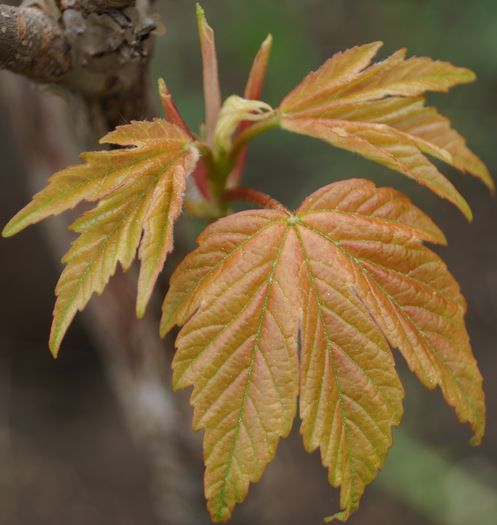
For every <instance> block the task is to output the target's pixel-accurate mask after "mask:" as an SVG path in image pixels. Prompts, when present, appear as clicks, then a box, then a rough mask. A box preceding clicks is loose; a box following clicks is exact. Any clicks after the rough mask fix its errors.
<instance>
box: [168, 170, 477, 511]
mask: <svg viewBox="0 0 497 525" xmlns="http://www.w3.org/2000/svg"><path fill="white" fill-rule="evenodd" d="M422 241H429V242H433V243H440V244H444V243H445V238H444V236H443V234H442V233H441V232H440V230H439V229H438V228H437V227H436V226H435V225H434V224H433V222H432V221H431V220H430V219H429V218H428V217H427V216H426V215H425V214H424V213H422V212H421V211H420V210H419V209H417V208H416V207H415V206H413V205H412V204H411V202H410V201H409V200H408V199H407V197H405V196H403V195H402V194H400V193H399V192H397V191H395V190H393V189H389V188H384V189H378V188H376V187H375V186H374V184H372V183H371V182H368V181H365V180H354V179H352V180H348V181H343V182H338V183H334V184H331V185H329V186H326V187H324V188H322V189H321V190H318V191H317V192H315V193H314V194H312V195H311V196H310V197H308V198H307V199H306V200H305V201H304V203H303V204H302V205H301V206H300V208H299V209H298V210H297V211H296V212H295V213H293V214H292V213H290V212H289V211H288V210H286V209H284V208H283V207H280V208H279V209H266V210H258V211H253V210H251V211H244V212H240V213H236V214H234V215H231V216H229V217H227V218H223V219H220V220H218V221H217V222H215V223H214V224H212V225H210V226H209V227H207V228H206V230H204V232H203V233H202V234H200V236H199V237H198V248H196V249H195V250H194V251H193V252H192V253H191V254H190V255H188V256H187V257H186V258H185V259H184V261H183V262H182V263H181V264H180V265H179V267H178V268H177V270H176V271H175V273H174V275H173V277H172V279H171V286H170V289H169V291H168V293H167V295H166V298H165V300H164V305H163V319H162V321H161V333H162V335H164V334H165V333H166V332H167V331H169V330H170V329H171V328H172V327H173V326H174V325H175V324H176V325H180V326H182V328H181V330H180V332H179V335H178V338H177V340H176V346H177V352H176V354H175V357H174V360H173V371H174V373H173V385H174V388H176V389H183V388H185V387H188V386H193V393H192V398H191V401H192V404H193V406H194V428H195V429H204V430H205V437H204V458H205V463H206V472H205V492H206V497H207V500H208V508H209V511H210V513H211V516H212V518H213V519H214V520H215V521H225V520H227V519H228V518H229V516H230V515H231V512H232V510H233V508H234V506H235V504H236V503H237V502H241V501H242V500H243V499H244V498H245V496H246V494H247V491H248V487H249V483H250V482H256V481H258V480H259V479H260V477H261V475H262V473H263V471H264V469H265V466H266V465H267V463H268V462H269V461H271V459H272V458H273V456H274V454H275V451H276V447H277V443H278V440H279V438H280V437H285V436H286V435H287V434H288V433H289V431H290V429H291V426H292V420H293V418H294V417H295V415H296V410H297V394H298V392H300V409H299V411H300V417H301V418H302V425H301V434H302V436H303V440H304V445H305V448H306V449H307V450H308V451H313V450H315V449H317V448H319V449H320V451H321V457H322V461H323V464H324V466H326V467H327V468H328V472H329V481H330V483H331V484H332V485H333V486H340V487H341V495H340V505H341V508H342V511H341V512H339V513H337V514H336V515H335V516H333V517H332V518H338V519H341V520H345V519H347V518H348V516H349V515H350V513H352V512H353V511H355V510H356V509H357V507H358V505H359V500H360V497H361V495H362V493H363V492H364V490H365V487H366V485H367V484H368V483H370V482H371V481H372V480H373V478H374V477H375V475H376V472H377V470H378V469H379V468H381V466H382V465H383V462H384V458H385V455H386V452H387V450H388V448H389V447H390V445H391V442H392V437H391V427H392V426H393V425H396V424H398V423H399V421H400V418H401V415H402V397H403V389H402V386H401V384H400V381H399V378H398V376H397V373H396V371H395V367H394V360H393V357H392V354H391V350H390V347H396V348H398V349H399V350H400V352H401V353H402V354H403V356H404V357H405V359H406V360H407V362H408V364H409V367H410V368H411V370H413V371H414V372H415V373H416V375H417V376H418V377H419V379H420V380H421V381H422V382H423V383H424V384H425V385H426V386H428V387H430V388H434V387H435V386H436V385H439V386H440V387H441V389H442V392H443V394H444V396H445V398H446V400H447V401H448V403H449V404H450V405H452V406H453V407H454V408H455V410H456V413H457V415H458V416H459V419H460V420H461V421H466V422H469V423H470V424H471V426H472V428H473V430H474V433H475V438H474V440H475V441H476V442H478V441H479V440H480V439H481V436H482V435H483V432H484V419H485V415H484V412H485V409H484V402H483V392H482V388H481V376H480V373H479V371H478V368H477V365H476V362H475V360H474V358H473V356H472V353H471V348H470V346H469V341H468V336H467V333H466V328H465V325H464V314H465V302H464V299H463V297H462V296H461V293H460V290H459V287H458V285H457V283H456V281H455V280H454V279H453V277H452V276H451V275H450V274H449V272H448V270H447V268H446V266H445V264H444V263H443V262H442V261H441V259H440V258H439V257H438V256H437V255H436V254H435V253H433V252H432V251H430V250H429V249H428V248H426V247H425V246H424V245H423V243H422ZM299 328H300V340H301V345H300V346H301V356H300V363H299V358H298V334H299ZM299 369H300V372H299ZM299 375H300V385H299ZM332 518H330V519H332Z"/></svg>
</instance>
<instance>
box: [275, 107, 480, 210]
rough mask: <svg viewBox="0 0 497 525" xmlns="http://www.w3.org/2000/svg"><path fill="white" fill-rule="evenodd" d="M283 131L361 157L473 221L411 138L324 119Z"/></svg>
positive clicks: (289, 123)
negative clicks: (402, 177) (426, 190)
mask: <svg viewBox="0 0 497 525" xmlns="http://www.w3.org/2000/svg"><path fill="white" fill-rule="evenodd" d="M281 125H282V127H283V128H284V129H286V130H288V131H293V132H295V133H301V134H303V135H309V136H311V137H316V138H319V139H321V140H325V141H326V142H329V143H330V144H332V145H333V146H337V147H339V148H342V149H346V150H348V151H352V152H354V153H359V154H360V155H362V156H363V157H366V158H367V159H370V160H373V161H375V162H378V163H379V164H382V165H384V166H387V167H388V168H391V169H393V170H396V171H399V172H400V173H403V174H404V175H407V176H408V177H410V178H412V179H414V180H416V181H417V182H419V183H420V184H422V185H423V186H426V187H428V188H429V189H430V190H432V191H433V192H434V193H436V194H437V195H439V196H440V197H443V198H445V199H447V200H449V201H450V202H452V203H453V204H455V205H456V206H457V207H458V208H459V209H460V210H461V211H462V212H463V214H464V215H465V216H466V217H467V219H468V220H471V219H472V217H473V214H472V212H471V209H470V207H469V205H468V203H467V202H466V200H465V199H464V197H463V196H462V195H461V194H460V193H459V192H458V191H457V190H456V188H455V187H454V185H453V184H452V183H451V182H450V181H449V180H448V179H447V178H446V177H444V176H443V175H442V174H441V173H440V172H439V171H438V169H437V168H436V167H435V166H434V165H433V164H432V163H431V162H430V161H429V160H428V159H427V158H426V157H425V156H424V155H423V154H422V153H421V151H420V149H419V147H418V146H417V144H416V142H415V141H413V140H412V139H411V138H410V137H409V136H408V135H405V134H402V133H399V132H398V131H397V130H396V129H394V128H391V127H389V126H386V125H382V124H366V123H362V122H354V121H345V120H332V119H321V118H306V119H303V118H291V117H290V118H285V119H283V121H282V124H281Z"/></svg>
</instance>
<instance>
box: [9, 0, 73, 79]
mask: <svg viewBox="0 0 497 525" xmlns="http://www.w3.org/2000/svg"><path fill="white" fill-rule="evenodd" d="M70 64H71V58H70V55H69V44H68V43H67V40H66V38H65V36H64V33H63V31H62V30H61V28H60V27H59V25H58V24H57V22H56V21H55V20H54V19H53V18H51V17H50V16H49V15H47V14H46V13H45V12H43V11H42V10H41V9H38V8H36V7H27V6H21V7H11V6H7V5H0V68H3V69H9V70H10V71H13V72H14V73H20V74H22V75H25V76H27V77H29V78H32V79H35V80H39V81H42V82H58V81H59V80H60V79H61V78H62V77H63V76H64V75H65V74H66V73H67V72H68V71H69V68H70Z"/></svg>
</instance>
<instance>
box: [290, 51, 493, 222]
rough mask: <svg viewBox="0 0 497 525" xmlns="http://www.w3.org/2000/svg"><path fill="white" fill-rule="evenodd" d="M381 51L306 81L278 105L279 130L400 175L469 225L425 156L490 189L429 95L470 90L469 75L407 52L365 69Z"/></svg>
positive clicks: (355, 55) (456, 197) (461, 203)
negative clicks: (450, 205) (454, 89)
mask: <svg viewBox="0 0 497 525" xmlns="http://www.w3.org/2000/svg"><path fill="white" fill-rule="evenodd" d="M380 46H381V43H378V42H375V43H372V44H367V45H364V46H359V47H355V48H352V49H349V50H348V51H345V52H344V53H339V54H337V55H335V56H333V57H332V58H331V59H329V60H328V61H327V62H326V63H325V64H324V65H323V66H322V67H321V68H320V69H319V70H318V71H316V72H314V73H311V74H310V75H308V76H307V77H306V78H305V79H304V80H303V81H302V82H301V84H299V85H298V86H297V87H296V88H295V89H294V90H293V91H292V92H291V93H290V94H289V95H287V96H286V97H285V98H284V100H283V101H282V103H281V105H280V112H281V126H282V127H283V128H284V129H287V130H289V131H293V132H296V133H302V134H306V135H310V136H313V137H316V138H320V139H322V140H325V141H327V142H329V143H330V144H332V145H334V146H337V147H339V148H344V149H347V150H349V151H353V152H356V153H359V154H360V155H362V156H364V157H366V158H369V159H371V160H374V161H376V162H379V163H381V164H383V165H385V166H387V167H389V168H391V169H394V170H396V171H399V172H401V173H403V174H405V175H407V176H409V177H411V178H414V179H415V180H417V181H418V182H419V183H421V184H423V185H425V186H427V187H428V188H430V189H431V190H432V191H434V192H435V193H436V194H437V195H439V196H441V197H443V198H445V199H447V200H449V201H451V202H452V203H453V204H455V205H456V206H457V207H458V208H459V209H460V210H461V211H462V212H463V213H464V215H465V216H466V217H467V218H468V219H471V217H472V214H471V210H470V209H469V206H468V204H467V203H466V201H465V200H464V199H463V197H462V196H461V195H460V194H459V192H458V191H457V190H456V189H455V188H454V186H453V185H452V184H451V183H450V182H449V181H448V180H447V179H446V178H445V177H444V176H443V175H442V174H441V173H440V172H439V171H438V169H437V168H436V167H435V166H434V165H433V164H432V162H431V161H430V160H428V159H427V158H426V157H425V155H424V154H425V153H427V154H429V155H432V156H435V157H437V158H439V159H441V160H443V161H444V162H447V163H449V164H451V165H452V166H454V167H456V168H457V169H459V170H461V171H467V172H469V173H471V174H472V175H475V176H476V177H478V178H480V179H481V180H482V181H483V182H484V183H485V184H486V185H487V186H489V187H490V188H492V189H493V181H492V179H491V177H490V175H489V173H488V170H487V168H486V167H485V165H484V164H483V163H482V162H481V160H480V159H478V157H477V156H476V155H475V154H474V153H472V152H471V151H470V150H469V149H468V148H467V147H466V144H465V141H464V139H463V138H462V137H461V136H460V135H459V134H458V133H457V132H455V131H454V130H452V129H451V127H450V122H449V121H448V119H446V118H445V117H442V116H441V115H439V114H438V113H437V112H436V110H434V109H432V108H427V107H424V99H423V98H422V97H420V95H421V94H423V93H424V92H426V91H447V90H448V89H449V88H451V87H452V86H454V85H457V84H462V83H467V82H471V81H473V80H474V78H475V76H474V74H473V73H472V72H471V71H469V70H468V69H464V68H460V67H455V66H453V65H451V64H449V63H448V62H440V61H433V60H431V59H429V58H419V57H412V58H409V59H405V50H401V51H398V52H397V53H394V54H393V55H392V56H390V57H389V58H387V59H386V60H384V61H383V62H379V63H377V64H373V65H370V63H371V60H372V59H373V57H374V55H375V54H376V52H377V51H378V49H379V47H380Z"/></svg>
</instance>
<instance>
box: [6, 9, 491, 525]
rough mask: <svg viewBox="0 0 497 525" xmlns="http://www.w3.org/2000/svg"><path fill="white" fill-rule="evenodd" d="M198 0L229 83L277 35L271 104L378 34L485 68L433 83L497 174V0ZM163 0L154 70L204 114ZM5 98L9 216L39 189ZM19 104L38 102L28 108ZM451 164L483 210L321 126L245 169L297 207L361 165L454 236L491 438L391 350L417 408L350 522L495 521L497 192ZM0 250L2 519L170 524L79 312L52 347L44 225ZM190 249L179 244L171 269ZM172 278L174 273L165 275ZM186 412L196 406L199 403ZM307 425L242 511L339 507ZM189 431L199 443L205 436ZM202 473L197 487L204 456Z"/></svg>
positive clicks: (193, 68)
mask: <svg viewBox="0 0 497 525" xmlns="http://www.w3.org/2000/svg"><path fill="white" fill-rule="evenodd" d="M203 6H204V8H205V10H206V13H207V16H208V19H209V22H210V24H211V25H212V26H213V27H214V28H215V29H216V35H217V46H218V52H219V57H220V74H221V79H222V80H221V81H222V88H223V95H224V96H228V95H230V94H233V93H238V94H240V93H241V92H242V91H243V86H244V82H245V79H246V76H247V74H248V70H249V67H250V64H251V61H252V58H253V56H254V54H255V53H256V51H257V49H258V47H259V45H260V43H261V42H262V40H263V39H264V38H265V36H266V35H267V33H269V32H270V33H272V35H273V37H274V46H273V54H272V57H271V62H270V67H269V72H268V76H267V82H266V85H265V89H264V93H263V99H264V100H265V101H267V102H269V103H270V104H272V105H277V104H278V102H279V101H280V100H281V98H282V96H283V95H284V94H285V93H286V92H287V91H288V90H289V89H291V88H292V87H293V86H294V85H295V84H296V83H297V82H299V81H300V80H301V78H302V77H303V76H304V75H305V74H306V73H307V72H308V71H309V70H310V69H315V68H316V67H318V66H319V65H320V64H321V63H322V62H323V61H324V60H325V59H326V58H328V57H329V56H330V55H331V54H333V53H334V52H336V51H339V50H343V49H345V48H347V47H351V46H353V45H356V44H361V43H365V42H370V41H373V40H383V41H384V43H385V46H384V49H383V50H382V51H381V56H382V57H385V56H386V55H387V54H388V53H390V52H392V51H394V50H396V49H398V48H400V47H404V46H405V47H407V48H408V49H409V52H410V53H411V54H416V55H421V56H423V55H427V56H431V57H433V58H438V59H443V60H448V61H450V62H452V63H454V64H457V65H463V66H466V67H469V68H471V69H473V70H474V71H476V73H477V75H478V82H477V83H475V84H472V85H469V86H464V87H460V88H456V89H455V90H454V91H453V92H451V93H449V94H448V95H436V96H435V95H430V96H429V100H430V102H432V103H433V104H436V105H437V107H438V108H439V109H440V110H441V111H442V112H443V113H444V114H446V115H447V116H449V117H450V118H451V120H452V122H453V125H454V127H455V128H456V129H458V130H459V131H460V132H461V133H462V134H463V135H464V136H465V137H467V138H468V143H469V146H470V147H471V148H472V149H473V150H474V151H475V152H476V153H477V154H478V155H479V156H480V157H481V158H482V159H483V160H484V162H486V164H487V165H488V167H489V168H490V171H491V173H493V174H494V175H495V174H496V173H497V133H496V132H497V2H496V1H495V0H473V1H472V2H467V1H464V0H375V1H371V0H279V1H271V0H250V1H242V0H204V2H203ZM157 9H158V10H159V11H160V13H161V17H162V20H163V23H164V26H165V28H166V31H165V33H164V34H163V35H162V36H160V37H158V38H157V39H156V47H155V53H154V58H153V63H152V77H153V80H154V82H155V79H156V78H157V77H158V76H164V77H165V79H166V80H167V82H168V84H169V87H170V88H171V90H172V92H173V94H174V96H175V99H176V102H177V104H178V106H179V108H180V110H181V112H182V114H183V116H184V117H185V119H186V120H187V122H188V123H189V124H190V125H191V126H192V127H193V128H194V129H197V128H198V125H199V123H200V121H201V120H202V115H203V102H202V98H201V74H200V71H201V69H200V59H199V52H198V40H197V34H196V21H195V15H194V2H193V1H190V0H181V1H180V0H160V2H157ZM4 78H5V77H2V79H4ZM6 104H8V102H7V101H6V100H2V99H0V158H1V159H2V160H1V166H2V167H1V170H0V179H1V180H0V188H1V189H0V219H1V220H0V222H1V223H2V225H3V224H4V223H5V222H6V221H7V220H8V219H9V218H10V217H11V216H12V215H13V214H14V213H15V212H16V211H17V210H18V209H19V208H20V207H22V206H23V205H24V204H25V203H26V202H27V201H28V199H29V197H30V195H31V188H29V187H28V184H27V182H26V174H25V168H24V157H25V156H26V151H23V149H21V148H19V146H18V144H17V142H16V137H15V136H14V134H13V133H12V132H11V126H10V124H9V121H8V119H7V107H6ZM16 118H17V119H26V120H28V121H29V119H32V118H33V117H32V115H30V113H29V111H23V110H22V108H19V112H18V114H17V116H16ZM34 131H36V130H34ZM443 172H444V173H446V174H448V175H449V177H450V178H451V180H452V181H454V183H455V185H456V186H457V187H458V189H459V190H460V191H461V192H462V194H463V195H464V196H465V197H466V198H467V200H468V201H469V203H470V205H471V206H472V208H473V211H474V215H475V218H474V221H473V223H472V224H468V223H467V222H466V221H465V219H464V218H463V217H462V215H461V214H460V213H459V212H458V211H457V210H456V209H455V208H454V207H453V206H452V205H450V204H449V203H447V202H443V201H441V200H440V199H438V198H437V197H436V196H434V195H433V194H431V193H430V192H428V191H427V190H425V189H423V188H421V187H420V186H419V185H416V184H415V183H413V182H411V181H409V180H407V179H406V178H405V177H402V176H401V175H399V174H396V173H394V172H389V171H388V170H386V169H385V168H382V167H379V166H376V165H374V164H372V163H370V162H368V161H366V160H363V159H361V158H359V157H357V156H354V155H351V154H349V153H345V152H341V151H339V150H336V149H332V148H330V147H329V146H327V145H325V144H324V143H320V142H318V141H313V140H310V139H306V138H303V137H299V136H296V135H295V136H292V135H290V134H284V133H283V132H277V131H274V132H270V133H269V134H268V135H267V136H265V137H264V139H258V140H256V141H255V143H254V144H253V145H252V147H251V150H250V154H249V158H248V164H247V169H246V172H245V185H249V186H253V187H255V188H257V189H259V190H261V191H264V192H268V193H270V194H271V195H273V196H274V197H276V198H277V199H279V200H281V201H282V202H284V203H285V204H287V205H289V206H296V205H297V204H298V203H299V202H300V201H301V200H302V198H303V197H304V196H305V195H307V194H308V193H309V192H311V191H313V190H315V189H317V188H318V187H320V186H322V185H324V184H326V183H329V182H331V181H335V180H340V179H344V178H349V177H366V178H371V179H373V180H375V181H376V182H377V183H378V184H382V185H386V184H387V185H391V186H394V187H395V188H397V189H400V190H402V191H405V192H406V193H407V194H408V195H409V196H410V197H411V198H412V199H413V201H414V202H415V203H416V204H417V205H419V206H420V207H421V208H422V209H423V210H425V211H426V212H428V213H429V214H430V215H431V216H432V217H433V218H434V219H435V222H437V224H438V225H439V226H441V228H442V229H443V231H444V232H445V233H446V235H447V238H448V240H449V246H448V247H446V248H442V249H437V251H438V252H439V253H440V254H441V256H442V257H443V258H444V260H445V261H446V262H447V264H448V266H449V269H450V270H451V272H452V273H453V274H454V275H455V277H456V278H457V280H458V281H459V282H460V283H461V286H462V289H463V293H464V295H465V296H466V298H467V300H468V303H469V312H468V316H467V325H468V330H469V333H470V337H471V341H472V344H473V349H474V353H475V355H476V358H477V360H478V362H479V365H480V369H481V371H482V373H483V376H484V388H485V392H486V396H487V403H488V405H487V406H488V430H487V434H486V437H485V439H484V441H483V444H482V445H481V446H480V447H478V448H471V447H470V446H469V444H468V440H469V438H470V432H469V429H468V428H466V427H464V426H461V425H459V424H458V422H457V420H456V417H455V415H454V414H453V412H452V410H451V409H450V408H449V407H448V406H446V404H445V403H444V401H443V399H442V396H441V394H440V392H439V391H438V390H437V391H433V392H429V391H426V390H424V389H423V387H421V385H420V384H419V383H418V382H417V381H416V380H415V378H414V377H413V376H411V375H410V374H409V373H408V371H407V369H406V367H405V365H404V363H403V362H402V360H401V359H398V358H397V363H398V368H399V373H400V374H401V378H402V381H403V383H404V385H405V388H406V399H405V417H404V420H403V423H402V425H401V427H400V428H399V429H396V430H395V432H394V446H393V448H392V450H391V452H390V454H389V456H388V458H387V461H386V465H385V468H384V469H383V471H382V472H381V473H380V475H379V477H378V479H377V481H376V482H374V483H373V484H372V485H371V486H370V487H369V488H368V489H367V491H366V494H365V496H364V498H363V500H362V503H361V507H360V509H359V511H358V512H357V513H356V514H355V515H354V516H353V517H352V518H351V519H350V524H351V525H366V524H367V525H375V524H380V523H381V524H385V523H386V524H397V523H402V524H404V525H421V524H433V525H466V524H468V523H478V524H479V525H496V524H497V352H496V350H497V348H496V342H497V233H496V225H497V201H496V200H495V198H492V197H491V196H490V195H489V193H488V191H487V190H486V189H485V188H484V187H483V186H482V185H481V184H480V183H479V182H478V181H477V180H476V179H473V178H470V177H468V176H463V175H461V174H459V173H457V172H455V171H454V170H451V169H450V168H448V167H447V166H444V167H443ZM199 227H200V225H199V224H197V223H191V222H186V221H184V220H182V221H181V223H180V224H179V225H178V232H179V236H180V239H179V241H178V246H179V250H181V251H183V252H184V251H187V250H189V249H190V248H191V247H192V246H193V239H194V236H195V234H196V233H197V231H198V228H199ZM0 254H1V257H0V291H1V293H0V298H1V300H0V523H1V524H2V525H42V524H43V525H45V524H47V525H48V524H50V525H63V524H64V525H66V524H92V525H104V524H106V525H107V524H119V525H121V524H122V525H128V524H129V525H137V524H140V525H141V524H150V525H156V524H157V525H159V524H168V523H170V521H169V516H170V515H171V509H170V508H167V505H166V506H164V505H163V504H161V498H162V495H161V490H160V486H158V485H157V483H155V482H154V481H153V477H154V476H153V475H152V474H151V471H152V470H153V468H152V467H151V464H150V456H149V455H148V454H147V453H145V451H144V449H143V447H141V446H140V445H139V444H138V443H137V441H136V439H133V437H132V435H131V434H130V433H129V431H128V425H127V424H126V421H125V418H124V417H123V415H122V411H121V410H120V407H119V406H118V403H117V402H116V401H115V397H114V396H113V393H112V389H111V388H110V387H109V381H108V377H107V375H106V374H105V373H104V370H103V367H102V365H101V360H100V358H99V353H98V351H97V349H96V345H95V343H94V340H93V339H92V338H91V337H90V336H89V335H88V333H87V330H86V328H85V325H84V324H83V323H82V322H81V319H80V318H78V319H77V320H76V322H75V323H74V325H73V327H72V328H71V329H70V331H69V334H68V336H67V338H66V340H65V342H64V344H63V348H62V353H61V356H60V358H59V359H58V360H57V361H54V360H53V359H52V358H51V356H50V354H49V351H48V347H47V339H48V334H49V328H50V318H51V310H52V307H53V300H54V299H53V289H54V287H55V283H56V281H57V277H58V274H59V272H60V266H59V264H58V262H57V260H56V258H55V257H54V255H53V252H52V251H51V249H50V247H49V244H48V243H47V242H46V240H45V239H44V238H43V236H42V229H41V228H40V227H33V228H31V229H29V230H27V231H26V232H23V233H22V234H21V235H19V236H17V237H15V238H13V239H9V240H5V239H1V240H0ZM180 256H181V254H180V253H178V254H177V255H176V256H175V257H174V258H173V259H171V260H170V261H169V264H168V268H167V270H166V273H168V272H171V270H172V268H173V265H174V261H175V260H178V259H179V257H180ZM166 283H167V279H166V278H165V279H164V280H163V282H162V284H161V286H162V287H163V290H164V291H165V290H166V287H167V284H166ZM99 300H100V298H97V299H93V301H99ZM154 313H155V314H157V309H156V311H155V312H154ZM167 351H170V349H167V348H166V346H164V352H167ZM397 357H398V356H397ZM166 387H167V388H168V386H167V385H166ZM184 417H185V418H186V420H187V422H188V419H189V418H190V417H191V413H190V412H188V410H187V411H186V413H185V416H184ZM297 427H298V425H297V422H296V424H295V428H294V431H293V433H292V435H291V436H290V438H288V439H287V440H285V441H283V442H282V443H281V444H280V446H279V450H278V455H277V458H276V460H275V461H274V462H273V463H272V464H271V465H270V466H269V468H268V470H267V472H266V474H265V476H264V478H263V480H262V481H261V482H260V483H259V484H257V485H253V486H252V487H251V489H250V493H249V497H248V499H247V502H246V504H243V505H241V506H240V507H239V508H238V509H237V510H236V511H235V514H234V517H233V521H232V523H234V524H242V523H258V524H259V525H273V524H274V525H276V524H281V523H285V524H287V525H293V524H295V525H297V524H304V523H305V524H317V523H321V521H322V518H323V517H324V516H326V515H329V514H331V513H333V512H335V511H336V510H337V508H338V498H337V494H338V493H337V491H336V490H334V489H332V488H331V487H329V485H328V484H327V481H326V473H325V471H324V469H322V468H321V466H320V461H319V456H318V454H313V455H307V454H306V453H305V452H304V451H303V449H302V446H301V441H300V438H299V435H298V428H297ZM194 446H197V447H198V451H197V452H198V454H199V455H200V441H195V445H194ZM181 482H182V481H181V480H178V483H181ZM191 482H192V483H193V484H196V489H195V490H198V491H200V490H201V483H202V479H201V471H200V470H199V471H198V475H197V476H194V477H193V478H192V481H191ZM191 505H192V509H191V515H192V520H191V523H192V525H193V524H204V523H205V524H207V523H209V520H208V517H207V515H206V513H205V511H204V509H203V502H202V501H197V500H195V501H192V502H191ZM193 506H195V508H193ZM197 507H198V508H197Z"/></svg>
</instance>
